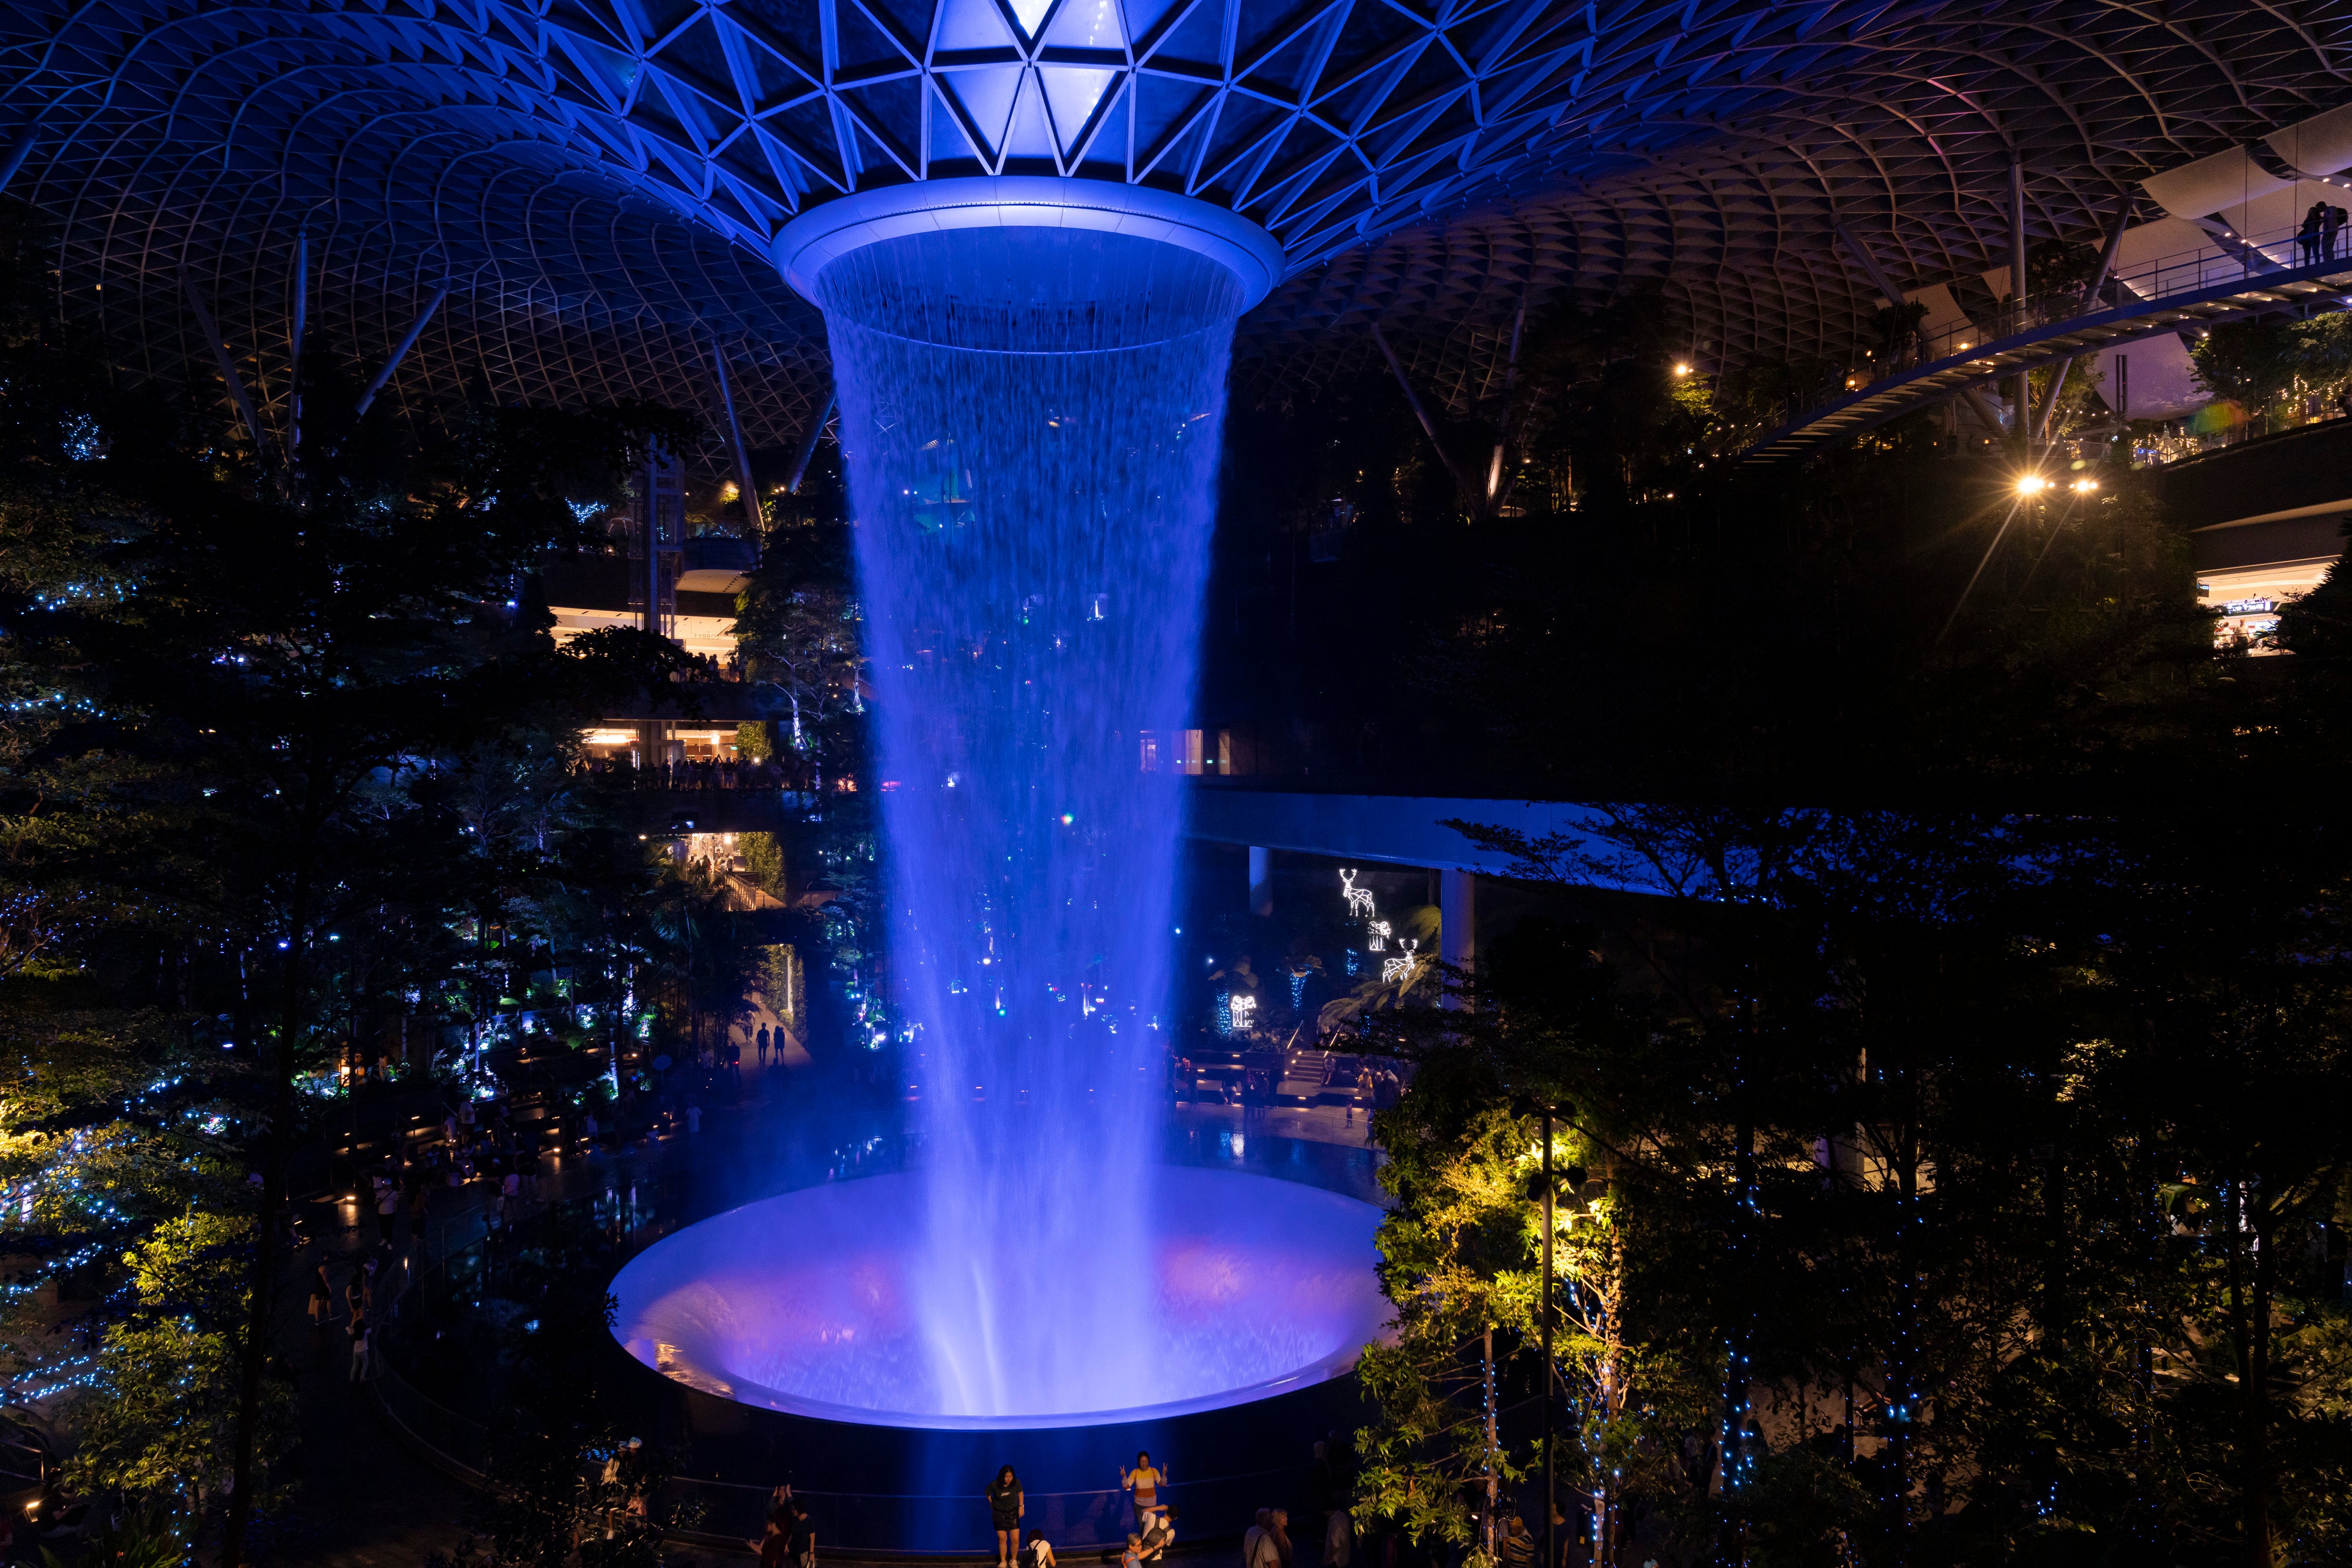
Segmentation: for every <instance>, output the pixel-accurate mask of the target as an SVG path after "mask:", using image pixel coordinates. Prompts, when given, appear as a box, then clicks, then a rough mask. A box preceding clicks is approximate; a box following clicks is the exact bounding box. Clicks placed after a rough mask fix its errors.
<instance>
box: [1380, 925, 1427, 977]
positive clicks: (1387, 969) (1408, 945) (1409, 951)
mask: <svg viewBox="0 0 2352 1568" xmlns="http://www.w3.org/2000/svg"><path fill="white" fill-rule="evenodd" d="M1397 946H1398V951H1399V953H1400V955H1401V956H1398V957H1394V958H1384V959H1382V960H1381V984H1382V985H1383V986H1395V985H1402V984H1404V983H1405V982H1407V981H1410V980H1411V979H1412V971H1413V969H1414V967H1416V966H1417V965H1419V964H1420V962H1421V960H1420V959H1419V958H1418V957H1416V956H1414V954H1415V951H1416V950H1417V949H1418V948H1419V947H1420V946H1421V939H1420V938H1419V937H1415V936H1408V937H1406V938H1405V939H1404V940H1403V941H1402V942H1401V943H1399V944H1398V945H1397Z"/></svg>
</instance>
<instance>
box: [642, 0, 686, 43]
mask: <svg viewBox="0 0 2352 1568" xmlns="http://www.w3.org/2000/svg"><path fill="white" fill-rule="evenodd" d="M636 8H637V10H638V12H639V13H640V14H641V15H642V16H644V17H645V19H646V29H647V31H646V43H648V44H651V43H655V42H656V41H658V40H660V39H662V38H666V37H669V36H670V34H672V33H674V32H676V31H677V29H678V28H679V27H680V26H684V25H685V23H686V22H687V20H688V18H689V17H691V16H693V15H694V14H695V12H696V11H698V10H699V9H700V8H701V6H700V3H699V0H636Z"/></svg>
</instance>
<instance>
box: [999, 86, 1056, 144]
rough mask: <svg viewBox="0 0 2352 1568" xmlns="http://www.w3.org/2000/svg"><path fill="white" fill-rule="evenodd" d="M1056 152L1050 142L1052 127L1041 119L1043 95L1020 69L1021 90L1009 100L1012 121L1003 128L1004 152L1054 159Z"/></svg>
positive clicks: (1052, 140) (1043, 113)
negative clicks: (1011, 104) (1011, 105)
mask: <svg viewBox="0 0 2352 1568" xmlns="http://www.w3.org/2000/svg"><path fill="white" fill-rule="evenodd" d="M1058 152H1060V149H1059V148H1058V147H1056V146H1055V142H1054V128H1053V127H1052V125H1050V124H1049V123H1047V121H1046V119H1045V95H1044V94H1043V93H1042V92H1040V91H1039V90H1038V88H1037V81H1036V78H1035V77H1034V76H1033V75H1031V74H1030V73H1029V72H1027V71H1024V72H1023V73H1022V75H1021V90H1020V92H1019V93H1018V94H1016V95H1015V96H1014V98H1013V120H1012V123H1011V124H1009V125H1007V126H1006V127H1005V130H1004V155H1005V156H1006V157H1008V158H1055V157H1056V155H1057V154H1058Z"/></svg>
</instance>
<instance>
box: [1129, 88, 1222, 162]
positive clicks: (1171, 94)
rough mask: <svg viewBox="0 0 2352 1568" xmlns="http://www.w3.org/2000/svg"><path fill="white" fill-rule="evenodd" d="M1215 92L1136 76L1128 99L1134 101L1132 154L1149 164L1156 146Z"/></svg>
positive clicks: (1157, 148) (1209, 89)
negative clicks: (1133, 142)
mask: <svg viewBox="0 0 2352 1568" xmlns="http://www.w3.org/2000/svg"><path fill="white" fill-rule="evenodd" d="M1215 91H1216V89H1214V88H1212V87H1206V86H1203V85H1202V84H1201V83H1199V82H1190V81H1179V80H1171V78H1167V77H1155V76H1145V75H1144V74H1142V73H1141V72H1137V73H1136V78H1135V85H1134V87H1133V89H1131V90H1130V91H1129V97H1130V98H1132V99H1134V100H1135V154H1136V157H1137V158H1138V159H1139V160H1141V161H1143V162H1150V159H1151V157H1152V155H1153V154H1154V153H1156V152H1159V150H1160V143H1161V142H1162V141H1165V140H1167V139H1168V138H1169V137H1170V136H1171V135H1173V134H1174V133H1175V131H1176V128H1177V127H1178V126H1180V125H1181V124H1183V123H1184V122H1185V120H1187V119H1189V118H1190V117H1191V116H1192V115H1193V114H1194V113H1196V112H1198V110H1200V108H1201V106H1202V104H1203V103H1205V102H1206V101H1207V100H1208V99H1209V97H1210V95H1211V94H1213V93H1214V92H1215Z"/></svg>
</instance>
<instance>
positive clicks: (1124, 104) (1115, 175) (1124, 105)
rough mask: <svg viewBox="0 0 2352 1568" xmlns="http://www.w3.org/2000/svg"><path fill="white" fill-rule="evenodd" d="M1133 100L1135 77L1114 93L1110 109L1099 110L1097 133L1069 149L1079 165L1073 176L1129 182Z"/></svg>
mask: <svg viewBox="0 0 2352 1568" xmlns="http://www.w3.org/2000/svg"><path fill="white" fill-rule="evenodd" d="M1134 99H1135V87H1134V78H1132V77H1130V78H1128V80H1127V81H1126V82H1125V83H1123V84H1121V85H1120V86H1118V87H1117V88H1114V89H1111V101H1110V104H1109V106H1108V108H1105V109H1100V110H1096V115H1097V119H1096V122H1095V126H1094V129H1093V130H1092V131H1088V132H1086V133H1084V134H1083V135H1082V136H1081V137H1080V139H1079V141H1080V142H1081V143H1082V145H1073V146H1072V147H1071V149H1070V156H1071V157H1072V158H1073V159H1076V160H1077V161H1078V165H1077V166H1076V167H1075V168H1073V169H1072V171H1071V172H1073V173H1077V174H1085V175H1087V176H1088V177H1089V178H1093V179H1108V180H1124V179H1126V178H1127V147H1128V141H1127V120H1128V116H1129V114H1130V113H1131V112H1132V110H1133V105H1134Z"/></svg>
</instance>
